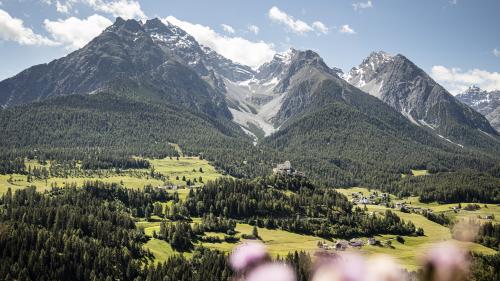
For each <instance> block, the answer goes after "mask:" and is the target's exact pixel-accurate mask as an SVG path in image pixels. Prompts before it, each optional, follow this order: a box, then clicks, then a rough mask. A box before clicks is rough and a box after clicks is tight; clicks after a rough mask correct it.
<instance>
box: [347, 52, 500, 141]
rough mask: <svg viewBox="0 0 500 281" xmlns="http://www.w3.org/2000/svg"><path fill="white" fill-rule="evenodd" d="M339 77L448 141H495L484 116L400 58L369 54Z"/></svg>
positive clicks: (493, 131)
mask: <svg viewBox="0 0 500 281" xmlns="http://www.w3.org/2000/svg"><path fill="white" fill-rule="evenodd" d="M343 77H344V79H345V80H347V81H348V82H349V83H351V84H352V85H354V86H356V87H358V88H359V89H361V90H363V91H365V92H367V93H369V94H371V95H373V96H375V97H377V98H379V99H380V100H382V101H384V102H385V103H387V104H389V105H390V106H391V107H392V108H394V109H395V110H397V111H398V112H400V113H401V114H402V115H404V116H405V117H407V118H408V119H409V120H410V121H411V122H413V123H414V124H416V125H418V126H421V127H427V128H429V129H431V130H432V131H434V132H436V134H438V135H439V136H442V137H443V138H446V139H448V140H450V142H455V143H457V144H458V145H465V146H467V145H470V146H476V147H483V148H485V147H489V148H491V147H492V146H494V145H496V144H495V143H497V142H498V133H497V132H496V131H495V130H494V129H493V127H491V125H490V124H489V122H488V120H487V119H486V118H484V116H482V115H481V114H479V113H477V112H476V111H474V110H473V109H471V108H470V107H468V106H466V105H464V104H462V103H461V102H459V101H458V100H457V99H455V98H454V97H453V96H452V95H451V94H450V93H448V92H447V91H446V90H445V89H444V88H443V87H441V86H440V85H439V84H438V83H436V82H435V81H434V80H433V79H432V78H431V77H430V76H429V75H427V74H426V73H425V72H424V71H423V70H422V69H420V68H419V67H418V66H416V65H415V64H414V63H413V62H411V61H410V60H409V59H407V58H406V57H405V56H403V55H400V54H398V55H394V56H392V55H389V54H387V53H385V52H376V53H372V54H370V56H369V57H368V58H366V59H365V60H364V61H363V62H362V63H361V64H360V65H359V66H357V67H354V68H353V69H352V70H351V71H350V72H349V73H347V74H345V75H344V76H343ZM478 139H482V141H479V142H478Z"/></svg>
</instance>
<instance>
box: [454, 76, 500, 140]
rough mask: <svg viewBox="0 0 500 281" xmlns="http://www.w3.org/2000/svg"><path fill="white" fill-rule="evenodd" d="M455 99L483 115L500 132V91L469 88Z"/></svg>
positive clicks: (475, 87)
mask: <svg viewBox="0 0 500 281" xmlns="http://www.w3.org/2000/svg"><path fill="white" fill-rule="evenodd" d="M456 98H457V99H458V100H460V101H461V102H463V103H465V104H467V105H468V106H470V107H472V108H473V109H474V110H476V111H477V112H479V113H481V114H482V115H484V116H485V117H486V119H488V121H490V124H491V125H492V126H493V127H494V128H495V129H496V130H497V131H500V91H490V92H488V91H483V90H481V88H479V87H477V86H471V87H469V89H467V90H466V91H465V92H463V93H461V94H458V95H457V96H456Z"/></svg>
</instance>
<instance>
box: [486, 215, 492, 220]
mask: <svg viewBox="0 0 500 281" xmlns="http://www.w3.org/2000/svg"><path fill="white" fill-rule="evenodd" d="M484 219H486V220H492V219H493V215H486V216H484Z"/></svg>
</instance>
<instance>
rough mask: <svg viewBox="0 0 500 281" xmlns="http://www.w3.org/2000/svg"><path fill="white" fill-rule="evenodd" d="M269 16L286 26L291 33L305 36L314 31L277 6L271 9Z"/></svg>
mask: <svg viewBox="0 0 500 281" xmlns="http://www.w3.org/2000/svg"><path fill="white" fill-rule="evenodd" d="M268 16H269V18H270V19H271V20H273V21H275V22H278V23H281V24H284V25H286V26H287V27H288V28H289V29H290V30H291V31H293V32H295V33H298V34H304V33H307V32H310V31H313V30H314V29H313V28H312V27H311V26H310V25H309V24H307V23H306V22H304V21H301V20H296V19H294V18H293V17H292V16H290V15H288V14H287V13H285V12H283V11H281V10H280V9H279V8H278V7H276V6H273V7H272V8H271V9H269V13H268Z"/></svg>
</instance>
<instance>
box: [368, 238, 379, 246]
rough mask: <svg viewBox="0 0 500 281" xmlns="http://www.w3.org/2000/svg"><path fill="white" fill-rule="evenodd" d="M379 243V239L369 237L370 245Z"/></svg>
mask: <svg viewBox="0 0 500 281" xmlns="http://www.w3.org/2000/svg"><path fill="white" fill-rule="evenodd" d="M376 244H377V239H375V238H373V237H370V238H368V245H376Z"/></svg>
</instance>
